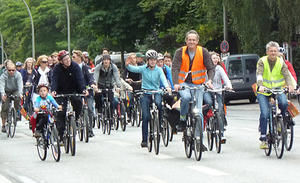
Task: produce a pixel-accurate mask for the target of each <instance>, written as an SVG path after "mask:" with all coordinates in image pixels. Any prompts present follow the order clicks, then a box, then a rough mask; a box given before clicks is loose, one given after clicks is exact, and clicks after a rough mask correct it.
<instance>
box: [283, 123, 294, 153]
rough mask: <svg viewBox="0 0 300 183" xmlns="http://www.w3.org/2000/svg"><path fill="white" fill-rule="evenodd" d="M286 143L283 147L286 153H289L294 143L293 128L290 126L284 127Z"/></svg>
mask: <svg viewBox="0 0 300 183" xmlns="http://www.w3.org/2000/svg"><path fill="white" fill-rule="evenodd" d="M285 129H286V138H285V140H286V142H285V143H284V144H285V147H286V150H287V151H290V150H291V149H292V147H293V142H294V126H292V125H288V124H287V125H286V128H285Z"/></svg>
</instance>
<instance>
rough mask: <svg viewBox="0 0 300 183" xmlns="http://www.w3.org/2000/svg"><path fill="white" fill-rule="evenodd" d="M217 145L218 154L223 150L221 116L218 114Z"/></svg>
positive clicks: (216, 123) (216, 122)
mask: <svg viewBox="0 0 300 183" xmlns="http://www.w3.org/2000/svg"><path fill="white" fill-rule="evenodd" d="M215 120H216V121H215V123H214V124H215V144H216V151H217V153H220V152H221V148H222V143H221V138H222V131H221V116H220V114H219V113H218V112H217V113H216V118H215Z"/></svg>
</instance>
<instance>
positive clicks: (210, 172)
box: [187, 166, 229, 176]
mask: <svg viewBox="0 0 300 183" xmlns="http://www.w3.org/2000/svg"><path fill="white" fill-rule="evenodd" d="M187 168H189V169H192V170H196V171H198V172H200V173H203V174H207V175H212V176H225V175H229V174H228V173H226V172H223V171H220V170H217V169H213V168H209V167H205V166H188V167H187Z"/></svg>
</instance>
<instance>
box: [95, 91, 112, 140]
mask: <svg viewBox="0 0 300 183" xmlns="http://www.w3.org/2000/svg"><path fill="white" fill-rule="evenodd" d="M109 92H113V90H112V89H98V91H97V93H102V94H103V99H102V100H103V106H102V107H101V108H100V109H98V110H99V111H98V120H99V122H98V123H101V126H102V133H103V134H105V132H107V134H108V135H110V132H111V126H112V125H113V116H112V113H111V112H112V111H111V110H110V109H111V103H110V101H109V99H108V93H109ZM99 126H100V125H99Z"/></svg>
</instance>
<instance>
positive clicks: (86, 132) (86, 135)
mask: <svg viewBox="0 0 300 183" xmlns="http://www.w3.org/2000/svg"><path fill="white" fill-rule="evenodd" d="M83 134H84V135H83V136H84V141H85V143H88V142H89V114H88V109H87V108H86V109H83Z"/></svg>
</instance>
